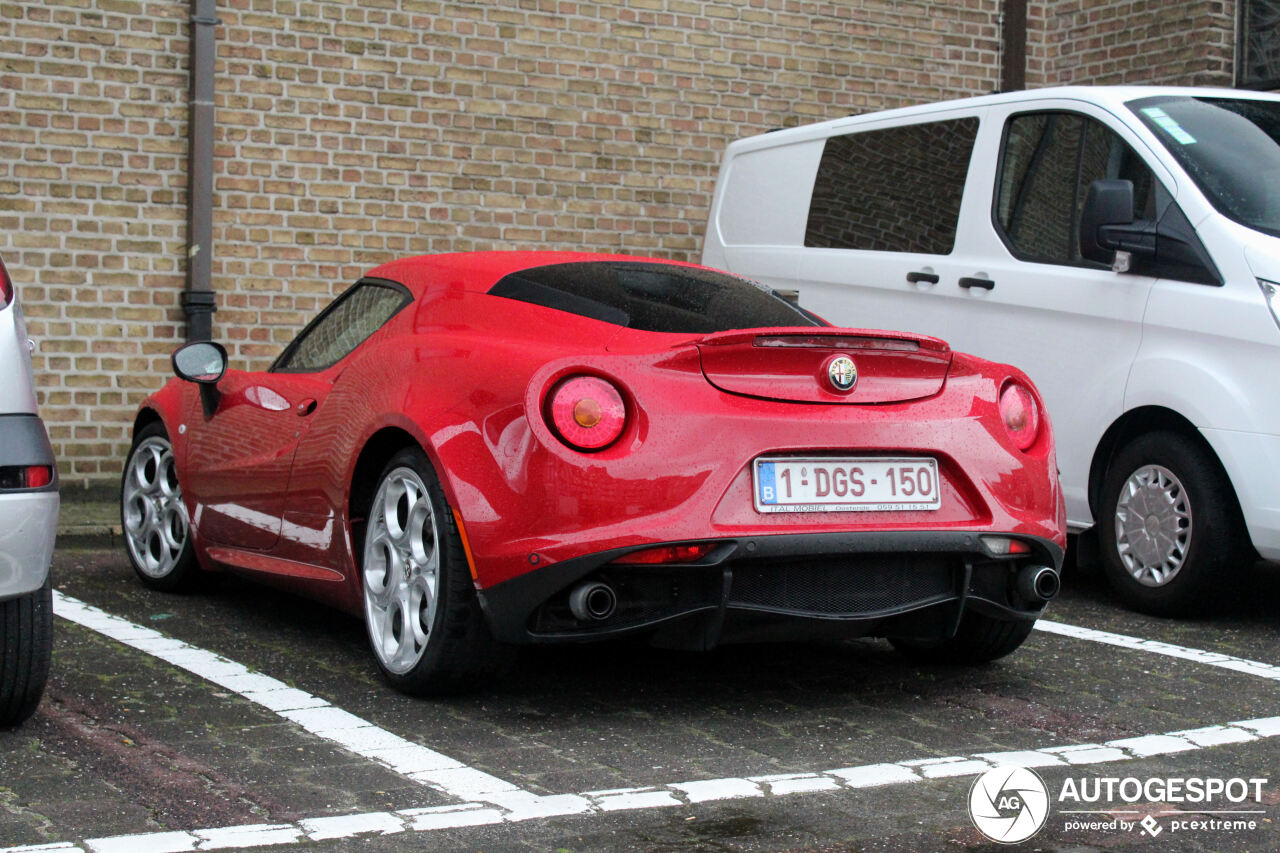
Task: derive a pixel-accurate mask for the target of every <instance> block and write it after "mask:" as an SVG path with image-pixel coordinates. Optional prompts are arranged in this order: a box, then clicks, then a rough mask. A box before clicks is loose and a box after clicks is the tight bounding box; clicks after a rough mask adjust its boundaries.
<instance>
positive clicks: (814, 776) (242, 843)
mask: <svg viewBox="0 0 1280 853" xmlns="http://www.w3.org/2000/svg"><path fill="white" fill-rule="evenodd" d="M1270 737H1280V717H1265V718H1262V719H1256V720H1239V721H1237V722H1234V723H1228V724H1227V725H1225V726H1207V727H1205V728H1201V729H1188V730H1185V731H1177V732H1169V733H1167V734H1157V735H1145V736H1143V737H1136V738H1123V739H1120V740H1112V741H1107V742H1106V743H1101V744H1093V743H1086V744H1074V745H1071V746H1054V747H1047V748H1045V749H1040V750H1023V751H1016V752H983V753H976V754H974V755H954V756H948V757H945V758H923V759H910V760H906V761H898V762H893V763H887V764H868V765H864V766H861V767H844V768H839V769H836V770H826V771H823V772H821V773H788V774H784V775H770V776H748V777H743V778H730V779H703V780H699V781H696V782H676V783H673V784H670V785H659V786H653V787H647V788H619V789H614V790H608V791H587V792H585V793H582V794H559V795H551V796H538V795H536V794H530V793H528V792H523V791H521V792H516V793H511V794H506V795H495V796H492V797H489V798H487V799H486V800H485V801H484V802H471V803H459V804H455V805H449V806H436V807H433V808H420V809H404V810H401V811H393V812H366V813H363V814H352V815H336V816H333V817H323V818H313V819H310V820H302V821H299V822H297V823H281V824H257V825H251V826H225V827H216V828H210V829H197V830H192V831H190V832H152V833H141V834H137V835H117V836H112V837H110V838H91V839H88V840H86V841H83V842H80V843H75V842H62V843H58V844H44V845H35V846H28V847H8V848H4V849H3V850H0V853H34V851H86V850H87V851H90V853H181V851H189V850H215V849H219V848H226V847H258V846H268V845H270V846H280V845H286V844H301V843H303V842H310V841H332V840H341V839H349V838H356V837H358V836H361V835H396V834H399V833H405V832H431V831H434V830H438V829H457V828H460V827H468V826H491V825H494V824H500V823H517V822H519V821H525V820H533V819H537V818H548V817H564V816H569V815H582V814H603V813H605V812H617V811H634V810H639V809H652V808H662V807H666V806H689V805H694V804H698V803H715V802H724V801H726V800H738V799H746V798H752V797H781V796H789V795H793V794H801V793H823V792H825V793H830V792H838V791H844V792H847V791H857V790H861V789H864V788H883V787H887V786H891V785H905V784H911V783H915V782H922V781H926V780H929V779H944V778H948V777H954V776H972V775H976V774H978V773H981V772H983V771H984V770H987V769H989V768H991V767H995V766H998V765H1003V766H1009V765H1019V766H1023V767H1051V766H1059V767H1065V766H1068V765H1070V766H1073V767H1078V766H1081V765H1087V764H1101V763H1105V762H1111V761H1131V760H1134V759H1140V758H1149V757H1151V756H1153V755H1164V754H1170V753H1178V752H1193V751H1195V750H1200V749H1209V748H1211V747H1213V746H1217V745H1220V744H1223V743H1248V742H1250V741H1256V740H1261V739H1262V738H1270Z"/></svg>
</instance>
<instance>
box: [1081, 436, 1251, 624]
mask: <svg viewBox="0 0 1280 853" xmlns="http://www.w3.org/2000/svg"><path fill="white" fill-rule="evenodd" d="M1099 526H1100V528H1101V529H1100V536H1099V537H1098V538H1099V540H1100V543H1099V544H1100V550H1101V552H1102V553H1101V556H1102V565H1103V568H1104V569H1105V571H1106V575H1107V580H1108V581H1109V582H1110V584H1111V587H1112V589H1114V590H1115V592H1116V594H1117V595H1118V596H1119V598H1120V599H1121V601H1123V602H1124V604H1126V605H1127V606H1129V607H1131V608H1133V609H1134V610H1138V611H1141V612H1143V613H1151V614H1154V615H1157V616H1175V615H1182V614H1186V613H1189V612H1192V611H1195V610H1199V609H1203V608H1204V606H1205V605H1206V604H1207V603H1208V602H1210V601H1212V600H1213V599H1214V598H1216V597H1217V594H1218V593H1220V592H1221V591H1222V590H1223V588H1224V586H1228V585H1230V579H1231V577H1232V576H1233V575H1234V574H1235V573H1237V572H1238V571H1239V570H1240V568H1241V566H1242V563H1244V562H1245V561H1247V559H1248V552H1249V549H1248V543H1247V538H1246V535H1245V532H1244V525H1243V522H1242V520H1241V518H1240V514H1239V510H1238V509H1237V504H1236V499H1235V494H1234V492H1233V491H1232V489H1231V485H1230V483H1228V482H1227V478H1226V474H1225V473H1224V472H1223V471H1222V467H1221V466H1220V465H1219V464H1218V462H1217V460H1216V459H1214V458H1213V457H1212V456H1211V455H1210V453H1209V452H1208V451H1207V450H1206V449H1205V448H1204V447H1202V446H1201V445H1200V444H1199V443H1197V442H1196V441H1193V440H1192V439H1190V438H1188V437H1187V436H1184V435H1182V434H1180V433H1175V432H1153V433H1147V434H1145V435H1142V436H1139V437H1138V438H1136V439H1134V440H1133V441H1132V442H1130V443H1129V444H1127V445H1126V446H1125V447H1124V448H1123V449H1121V451H1120V452H1119V453H1117V454H1116V456H1115V458H1114V459H1113V460H1112V462H1111V465H1110V466H1109V467H1108V469H1107V474H1106V478H1105V480H1104V481H1103V487H1102V505H1101V508H1100V512H1099Z"/></svg>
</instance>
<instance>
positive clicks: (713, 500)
mask: <svg viewBox="0 0 1280 853" xmlns="http://www.w3.org/2000/svg"><path fill="white" fill-rule="evenodd" d="M226 359H227V357H226V351H225V350H224V349H223V348H222V347H221V346H219V345H218V344H216V343H207V342H199V343H192V344H188V345H187V346H184V347H182V348H181V349H179V350H178V351H177V352H176V353H174V357H173V366H174V371H175V372H176V373H177V375H178V376H179V377H180V379H177V380H170V381H169V383H168V384H167V385H165V387H164V388H163V389H161V390H160V391H159V392H158V393H156V394H154V395H152V396H151V397H150V398H148V399H147V400H146V401H145V402H144V403H143V404H142V407H141V410H140V411H139V413H138V416H137V420H136V422H135V424H134V440H133V447H132V450H131V451H130V453H129V458H128V462H127V463H126V465H125V472H124V477H123V484H122V501H121V504H122V515H123V521H124V530H125V540H126V543H127V547H128V552H129V557H130V559H131V561H132V562H133V565H134V568H135V569H136V570H137V572H138V574H139V576H140V577H141V578H142V580H143V582H144V583H146V584H147V585H149V586H152V587H155V588H158V589H165V590H173V589H178V588H180V587H183V586H187V585H189V584H190V583H191V582H192V581H193V580H194V579H195V578H196V577H197V575H198V573H199V571H200V570H215V571H219V570H230V571H235V572H242V573H246V574H250V575H253V576H255V577H259V578H262V579H264V580H267V581H269V582H271V583H273V584H276V585H278V586H282V587H286V588H288V589H291V590H295V591H297V592H300V593H303V594H305V595H308V596H312V597H315V598H317V599H320V600H323V601H325V602H328V603H330V604H333V605H336V606H338V607H340V608H342V609H344V610H347V611H350V612H351V613H353V614H359V615H362V616H363V618H364V620H365V622H366V624H367V626H368V632H369V639H370V643H371V645H372V646H373V652H374V656H375V658H376V659H377V663H378V666H379V668H380V669H381V670H382V672H383V673H384V675H385V676H386V678H387V679H388V680H389V681H390V682H391V683H392V684H394V685H395V686H396V687H398V688H400V689H402V690H405V691H407V692H411V693H428V692H439V691H447V690H455V689H464V688H467V687H470V686H473V685H475V684H477V683H479V682H480V681H481V680H483V678H484V677H485V676H486V675H490V674H493V673H494V672H496V671H498V670H500V669H501V668H502V665H503V662H504V661H505V660H506V659H507V658H509V656H510V654H511V649H510V645H511V644H521V643H548V642H578V641H588V640H599V639H605V638H610V637H621V636H623V635H645V636H647V637H649V638H650V639H651V640H652V641H653V642H655V643H657V644H661V645H665V646H679V647H694V648H706V647H710V646H712V645H714V644H716V643H717V642H721V641H730V640H759V639H774V638H799V637H806V638H807V637H833V636H834V637H841V636H881V637H888V638H889V639H891V640H892V641H894V643H895V644H896V645H897V646H898V647H899V648H901V649H904V650H906V651H908V652H909V653H910V654H913V655H916V656H921V657H925V658H930V659H943V660H951V661H967V662H978V661H985V660H990V659H993V658H996V657H1000V656H1002V655H1005V654H1007V653H1009V652H1011V651H1012V650H1013V649H1015V648H1017V646H1018V645H1019V644H1021V643H1022V641H1023V640H1024V639H1025V638H1026V637H1027V635H1028V634H1029V633H1030V631H1031V626H1032V623H1033V622H1034V621H1035V619H1036V618H1037V616H1039V614H1040V612H1041V611H1042V609H1043V608H1044V605H1045V602H1046V601H1048V600H1049V599H1050V598H1052V597H1053V595H1054V594H1055V593H1056V591H1057V588H1058V568H1059V566H1060V565H1061V559H1062V549H1063V546H1064V544H1065V538H1064V530H1065V527H1064V515H1063V505H1062V496H1061V493H1060V490H1059V486H1058V478H1057V473H1056V471H1057V468H1056V463H1055V459H1054V451H1053V441H1052V435H1051V433H1050V426H1049V422H1048V419H1047V418H1046V417H1045V414H1044V408H1043V406H1042V404H1041V402H1040V398H1039V396H1038V395H1037V393H1036V391H1035V389H1034V388H1033V387H1032V385H1031V383H1030V381H1029V380H1028V379H1027V377H1026V376H1025V375H1024V374H1023V373H1021V372H1020V371H1018V370H1017V369H1015V368H1012V367H1008V366H1005V365H1001V364H992V363H990V362H987V361H983V360H981V359H977V358H973V357H971V356H967V355H962V354H959V353H954V352H952V351H951V350H950V349H949V348H948V347H947V345H946V344H945V343H943V342H942V341H940V340H937V339H934V338H928V337H922V336H919V335H909V334H902V333H898V332H884V331H865V330H853V329H840V328H833V327H831V326H829V325H827V324H826V323H824V322H823V321H822V320H820V319H819V318H817V317H815V316H813V315H812V314H809V313H808V312H806V311H804V310H803V309H801V308H798V307H796V306H795V305H792V304H790V303H788V302H787V301H785V300H784V299H782V298H780V297H779V296H778V295H777V294H775V293H773V292H772V291H770V290H768V289H765V288H762V287H760V286H759V285H757V284H754V283H752V282H749V281H746V280H743V279H740V278H737V277H735V276H731V275H729V274H727V273H722V272H717V271H714V270H710V269H706V268H703V267H698V266H693V265H689V264H682V263H675V262H669V261H661V260H647V259H640V258H631V257H622V256H609V255H589V254H576V253H503V252H494V253H477V254H454V255H439V256H428V257H416V258H408V259H406V260H400V261H395V262H393V263H388V264H385V265H383V266H380V267H378V268H376V269H374V270H372V271H371V272H370V273H369V274H368V276H366V277H365V278H362V279H361V280H360V281H359V282H357V283H356V284H355V285H354V286H352V287H351V288H349V289H348V290H347V291H346V292H344V293H343V294H342V295H341V296H340V297H339V298H337V299H336V300H335V301H334V302H333V303H332V304H331V305H329V307H328V308H326V309H325V310H324V311H323V312H322V313H321V314H320V315H319V316H318V317H316V318H315V319H314V320H313V321H312V322H311V323H310V324H309V325H307V327H306V328H305V329H303V330H302V332H301V333H300V334H299V335H298V336H297V338H295V339H294V341H293V342H292V343H291V344H289V346H288V347H287V348H285V350H284V352H283V353H282V354H281V355H280V357H279V358H277V359H276V361H275V363H274V364H273V365H272V366H271V367H270V368H269V369H268V370H265V371H261V372H250V371H236V370H228V369H227V360H226Z"/></svg>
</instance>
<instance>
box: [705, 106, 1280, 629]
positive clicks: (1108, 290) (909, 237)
mask: <svg viewBox="0 0 1280 853" xmlns="http://www.w3.org/2000/svg"><path fill="white" fill-rule="evenodd" d="M702 262H703V263H704V264H706V265H708V266H714V267H720V268H723V269H727V270H731V271H733V272H735V273H738V274H741V275H746V276H749V277H751V278H755V279H757V280H759V281H761V282H763V283H765V284H767V285H769V286H771V287H774V288H776V289H784V288H785V289H788V290H793V291H796V293H797V295H798V298H799V300H800V304H801V305H802V306H804V307H805V308H807V309H809V310H811V311H813V312H815V313H817V314H819V315H821V316H823V317H824V318H826V319H827V320H830V321H832V322H834V323H836V324H837V325H840V326H855V327H870V328H893V329H904V330H907V331H913V332H922V333H926V334H930V335H936V336H938V337H941V338H943V339H945V340H947V341H949V342H950V343H951V344H952V345H953V346H954V347H956V349H958V350H964V351H967V352H971V353H974V354H976V355H980V356H984V357H986V358H990V359H993V360H996V361H1001V362H1007V363H1010V364H1014V365H1017V366H1018V367H1021V368H1022V369H1024V370H1025V371H1026V372H1027V373H1028V374H1029V375H1030V376H1031V379H1032V380H1033V381H1034V382H1035V383H1036V385H1037V386H1038V387H1039V388H1040V391H1041V392H1042V393H1043V394H1044V397H1045V401H1046V403H1047V404H1048V408H1049V414H1050V415H1051V416H1052V418H1053V423H1054V429H1055V434H1056V436H1057V440H1058V460H1059V465H1060V467H1061V476H1062V487H1063V492H1064V494H1065V497H1066V504H1067V522H1068V526H1069V528H1070V529H1071V530H1072V531H1073V532H1076V533H1084V532H1086V531H1089V530H1090V529H1093V530H1096V535H1095V534H1090V535H1089V536H1088V537H1086V538H1084V540H1083V541H1084V542H1085V543H1086V544H1088V543H1096V544H1097V546H1098V547H1099V549H1100V550H1099V556H1100V557H1101V561H1102V564H1103V566H1104V568H1105V569H1106V572H1107V576H1108V579H1109V580H1110V582H1111V584H1112V586H1113V587H1114V589H1115V590H1116V592H1117V593H1118V595H1119V596H1120V597H1121V599H1122V600H1124V601H1125V602H1126V603H1127V604H1129V605H1130V606H1132V607H1135V608H1138V609H1141V610H1145V611H1148V612H1152V613H1159V614H1175V613H1182V612H1186V611H1189V610H1193V609H1196V608H1197V607H1199V606H1200V605H1201V604H1202V603H1204V602H1206V601H1207V600H1209V599H1210V598H1211V597H1212V596H1213V594H1215V593H1216V592H1218V591H1220V590H1224V589H1230V588H1232V587H1234V586H1236V585H1237V583H1238V577H1239V576H1238V575H1236V574H1233V573H1235V572H1238V570H1239V569H1241V568H1242V567H1243V566H1245V565H1246V564H1247V563H1248V562H1250V561H1251V560H1252V559H1253V558H1254V557H1255V555H1260V556H1261V557H1263V558H1265V559H1268V560H1280V394H1277V393H1276V389H1277V381H1276V377H1277V375H1278V374H1280V329H1277V325H1280V297H1278V296H1277V295H1276V291H1277V288H1280V284H1278V282H1280V97H1277V96H1276V95H1273V94H1267V93H1260V92H1246V91H1240V90H1234V89H1188V88H1174V87H1068V88H1059V89H1038V90H1033V91H1027V92H1009V93H1004V94H999V95H989V96H983V97H979V98H970V99H966V100H958V101H948V102H945V103H937V104H927V105H921V106H915V107H907V108H903V109H897V110H890V111H887V112H880V113H869V114H865V115H860V116H854V117H850V118H843V119H836V120H833V121H828V122H824V123H821V124H814V125H809V126H806V127H797V128H791V129H788V130H780V131H777V132H775V133H769V134H765V135H762V136H755V137H751V138H749V139H742V140H739V141H737V142H734V143H733V144H732V145H730V146H729V148H728V150H727V152H726V153H725V156H724V161H723V163H722V165H721V170H720V178H719V182H718V184H717V186H716V193H715V198H714V201H713V206H712V210H711V216H710V221H709V222H708V225H707V235H706V242H705V245H704V250H703V255H702Z"/></svg>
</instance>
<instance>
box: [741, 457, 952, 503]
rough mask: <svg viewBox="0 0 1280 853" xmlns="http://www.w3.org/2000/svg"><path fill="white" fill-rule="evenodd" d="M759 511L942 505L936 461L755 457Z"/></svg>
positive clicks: (756, 499) (882, 458) (922, 458)
mask: <svg viewBox="0 0 1280 853" xmlns="http://www.w3.org/2000/svg"><path fill="white" fill-rule="evenodd" d="M751 472H752V475H753V478H754V481H755V504H756V510H757V511H759V512H875V511H885V510H930V509H937V508H938V507H940V506H941V505H942V492H941V487H940V486H939V484H938V462H937V460H935V459H930V458H928V457H918V458H916V457H910V458H898V459H890V458H885V457H882V456H869V457H859V456H853V457H844V458H838V457H817V458H808V459H804V458H798V457H793V456H788V457H785V458H773V459H770V458H763V459H757V460H756V461H755V462H754V463H753V464H752V466H751Z"/></svg>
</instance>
